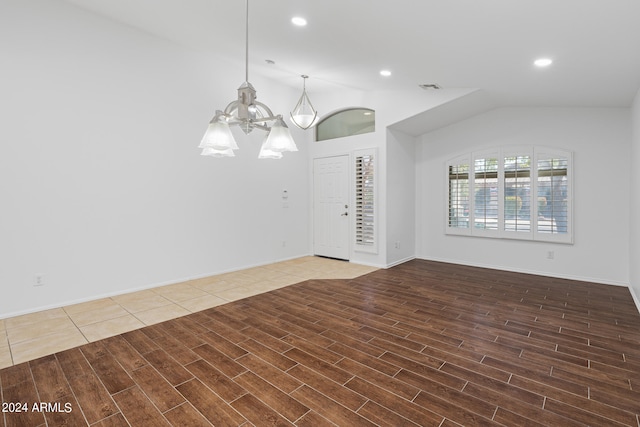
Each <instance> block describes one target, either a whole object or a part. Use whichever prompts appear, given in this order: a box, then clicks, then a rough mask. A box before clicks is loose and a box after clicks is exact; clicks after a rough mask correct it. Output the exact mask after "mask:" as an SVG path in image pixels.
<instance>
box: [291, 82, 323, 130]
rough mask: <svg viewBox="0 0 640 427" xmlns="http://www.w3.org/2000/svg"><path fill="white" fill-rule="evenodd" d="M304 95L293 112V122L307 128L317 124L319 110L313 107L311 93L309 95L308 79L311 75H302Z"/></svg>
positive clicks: (301, 127)
mask: <svg viewBox="0 0 640 427" xmlns="http://www.w3.org/2000/svg"><path fill="white" fill-rule="evenodd" d="M301 77H302V79H303V80H302V95H301V96H300V99H299V100H298V103H297V104H296V106H295V108H294V109H293V111H292V112H291V122H293V124H294V125H296V126H298V127H299V128H300V129H304V130H307V129H309V128H310V127H311V126H313V125H314V124H315V121H316V118H317V117H318V112H317V111H316V110H315V109H314V108H313V105H312V104H311V100H310V99H309V95H307V87H306V81H307V79H308V78H309V76H305V75H302V76H301Z"/></svg>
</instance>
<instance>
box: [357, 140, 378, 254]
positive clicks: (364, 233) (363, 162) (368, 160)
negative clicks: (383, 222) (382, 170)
mask: <svg viewBox="0 0 640 427" xmlns="http://www.w3.org/2000/svg"><path fill="white" fill-rule="evenodd" d="M354 159H355V249H356V250H358V251H360V252H373V253H376V252H377V239H376V235H377V229H376V227H377V224H376V177H375V172H376V160H377V156H376V154H375V150H360V151H356V152H355V155H354Z"/></svg>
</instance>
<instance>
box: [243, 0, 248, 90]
mask: <svg viewBox="0 0 640 427" xmlns="http://www.w3.org/2000/svg"><path fill="white" fill-rule="evenodd" d="M245 24H246V25H245V38H244V40H245V54H244V70H245V71H244V81H246V82H248V81H249V0H247V17H246V20H245Z"/></svg>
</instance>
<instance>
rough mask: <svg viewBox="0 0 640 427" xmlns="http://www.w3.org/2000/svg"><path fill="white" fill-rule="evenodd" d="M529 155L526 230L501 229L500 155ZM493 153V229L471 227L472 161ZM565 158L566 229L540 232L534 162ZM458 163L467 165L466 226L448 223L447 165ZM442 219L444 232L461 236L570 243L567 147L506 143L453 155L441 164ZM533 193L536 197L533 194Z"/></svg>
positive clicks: (570, 187) (570, 171)
mask: <svg viewBox="0 0 640 427" xmlns="http://www.w3.org/2000/svg"><path fill="white" fill-rule="evenodd" d="M525 155H527V156H530V159H531V171H530V188H531V189H530V194H531V195H532V196H531V199H532V200H531V201H530V207H529V209H530V215H529V217H530V221H531V223H530V230H529V231H510V230H505V218H504V216H505V215H504V212H505V211H504V208H505V206H504V193H505V191H504V190H505V185H504V181H505V179H504V158H505V157H510V156H525ZM489 156H491V157H494V156H497V158H498V183H497V188H498V218H497V221H498V222H497V224H498V225H497V227H498V229H497V230H487V229H478V228H475V226H474V224H475V200H474V199H475V197H474V195H475V161H476V159H482V158H487V157H489ZM556 157H560V158H566V159H567V180H568V182H567V196H566V197H567V232H566V233H561V234H560V233H557V234H553V233H544V232H539V231H538V204H537V203H534V201H537V194H538V161H539V160H540V159H545V158H556ZM461 164H468V165H469V201H468V203H469V206H468V211H469V214H468V227H467V228H461V227H460V228H459V227H450V226H449V219H450V216H449V215H450V213H449V209H450V206H449V197H450V195H449V190H450V189H449V167H450V166H455V165H461ZM444 169H445V186H446V190H445V202H444V207H445V209H444V210H445V217H444V218H445V220H444V228H445V234H448V235H461V236H475V237H486V238H499V239H513V240H532V241H540V242H554V243H565V244H573V222H574V219H573V153H572V152H571V151H567V150H561V149H553V148H547V147H539V146H536V147H528V146H508V147H497V148H493V149H483V150H479V151H474V152H470V153H467V154H464V155H461V156H456V157H455V158H452V159H450V160H449V161H447V162H446V165H445V168H444ZM533 195H536V196H533Z"/></svg>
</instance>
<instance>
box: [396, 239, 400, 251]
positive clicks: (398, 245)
mask: <svg viewBox="0 0 640 427" xmlns="http://www.w3.org/2000/svg"><path fill="white" fill-rule="evenodd" d="M395 248H396V249H400V241H399V240H398V241H397V242H396V244H395Z"/></svg>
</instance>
